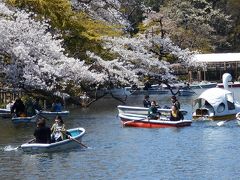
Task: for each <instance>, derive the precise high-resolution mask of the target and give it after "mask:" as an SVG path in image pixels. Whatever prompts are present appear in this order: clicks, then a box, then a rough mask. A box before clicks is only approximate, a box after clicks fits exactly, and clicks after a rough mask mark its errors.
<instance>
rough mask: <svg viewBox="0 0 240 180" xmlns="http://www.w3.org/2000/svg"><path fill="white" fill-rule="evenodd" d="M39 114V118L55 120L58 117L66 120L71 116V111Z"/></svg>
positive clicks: (40, 112)
mask: <svg viewBox="0 0 240 180" xmlns="http://www.w3.org/2000/svg"><path fill="white" fill-rule="evenodd" d="M38 114H39V116H44V117H46V118H55V117H56V116H57V115H59V116H61V117H63V118H64V117H67V116H68V115H69V111H61V112H52V111H39V112H38Z"/></svg>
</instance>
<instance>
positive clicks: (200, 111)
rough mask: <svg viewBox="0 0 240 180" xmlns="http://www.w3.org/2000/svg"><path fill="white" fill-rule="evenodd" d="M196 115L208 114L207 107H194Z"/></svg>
mask: <svg viewBox="0 0 240 180" xmlns="http://www.w3.org/2000/svg"><path fill="white" fill-rule="evenodd" d="M196 115H198V116H199V115H200V116H204V115H208V110H207V109H196Z"/></svg>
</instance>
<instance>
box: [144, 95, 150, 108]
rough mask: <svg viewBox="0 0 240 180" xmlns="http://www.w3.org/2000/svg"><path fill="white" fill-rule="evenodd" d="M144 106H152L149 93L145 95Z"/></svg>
mask: <svg viewBox="0 0 240 180" xmlns="http://www.w3.org/2000/svg"><path fill="white" fill-rule="evenodd" d="M143 106H144V107H147V108H149V107H151V101H150V100H149V95H145V96H144V100H143Z"/></svg>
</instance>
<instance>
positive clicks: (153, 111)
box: [148, 101, 161, 119]
mask: <svg viewBox="0 0 240 180" xmlns="http://www.w3.org/2000/svg"><path fill="white" fill-rule="evenodd" d="M160 115H161V113H160V112H159V111H158V108H157V103H156V101H152V102H151V106H150V107H149V109H148V118H149V119H159V118H160Z"/></svg>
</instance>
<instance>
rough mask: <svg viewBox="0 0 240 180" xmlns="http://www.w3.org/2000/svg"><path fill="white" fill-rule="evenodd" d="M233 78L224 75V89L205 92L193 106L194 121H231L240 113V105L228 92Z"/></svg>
mask: <svg viewBox="0 0 240 180" xmlns="http://www.w3.org/2000/svg"><path fill="white" fill-rule="evenodd" d="M231 78H232V76H231V75H230V74H229V73H225V74H223V83H224V89H222V88H210V89H207V90H206V91H204V92H203V93H202V94H201V95H200V96H199V97H198V98H197V99H196V100H195V101H194V106H193V119H203V120H231V119H235V118H236V117H235V116H236V114H237V113H238V112H239V111H240V104H239V103H238V102H237V101H236V100H235V99H234V94H233V93H232V92H231V91H229V90H228V85H227V82H228V81H230V80H231Z"/></svg>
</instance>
